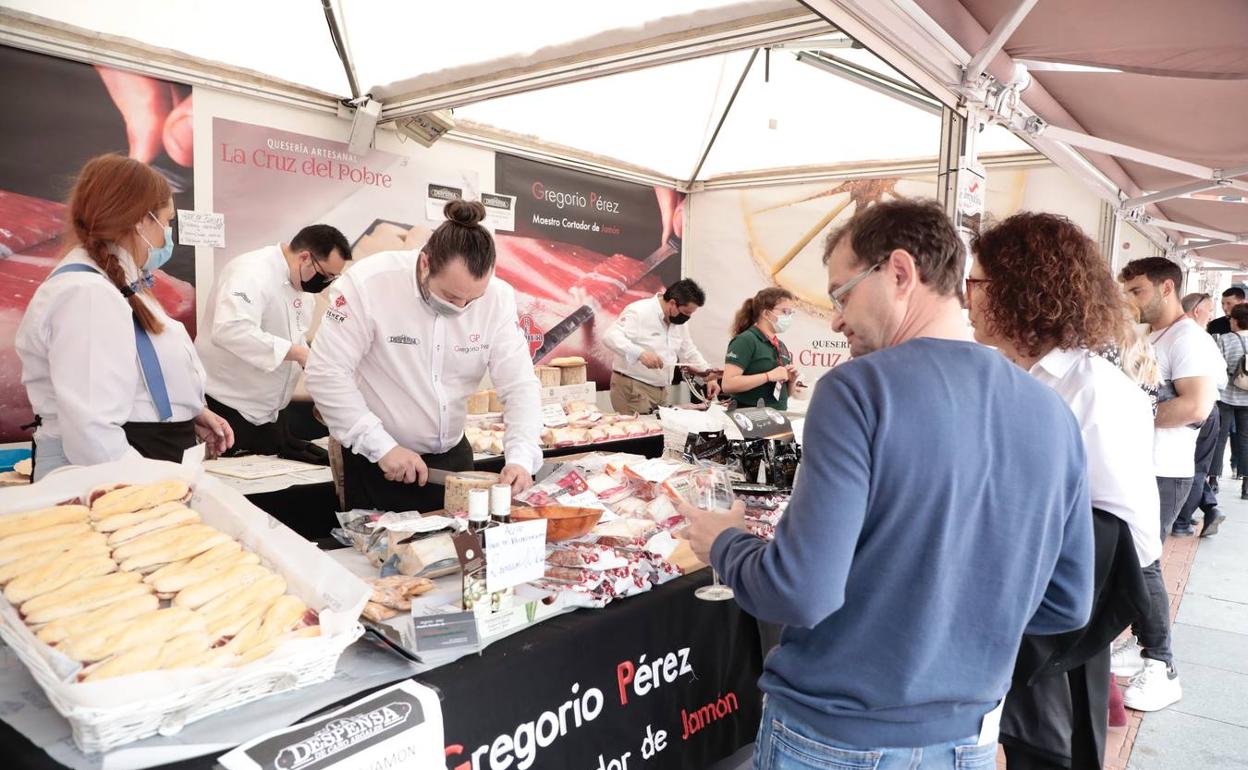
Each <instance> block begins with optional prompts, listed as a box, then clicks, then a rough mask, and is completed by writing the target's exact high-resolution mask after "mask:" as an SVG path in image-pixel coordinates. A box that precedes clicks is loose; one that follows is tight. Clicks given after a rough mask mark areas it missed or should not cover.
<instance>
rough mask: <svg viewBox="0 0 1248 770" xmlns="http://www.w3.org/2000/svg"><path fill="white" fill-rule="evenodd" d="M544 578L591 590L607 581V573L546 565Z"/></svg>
mask: <svg viewBox="0 0 1248 770" xmlns="http://www.w3.org/2000/svg"><path fill="white" fill-rule="evenodd" d="M545 577H546V579H547V580H554V581H558V582H562V583H572V584H575V585H579V586H585V587H588V588H593V587H594V586H597V585H599V584H600V583H602V581H603V580H606V579H607V573H606V572H604V571H601V570H588V569H580V568H578V567H559V566H550V565H547V567H546V572H545Z"/></svg>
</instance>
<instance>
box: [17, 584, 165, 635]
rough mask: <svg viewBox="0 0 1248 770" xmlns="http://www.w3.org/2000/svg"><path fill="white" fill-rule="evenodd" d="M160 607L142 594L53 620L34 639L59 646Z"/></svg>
mask: <svg viewBox="0 0 1248 770" xmlns="http://www.w3.org/2000/svg"><path fill="white" fill-rule="evenodd" d="M159 607H160V601H159V600H158V599H157V598H156V597H155V596H153V595H152V594H143V595H141V596H134V597H131V598H129V599H122V600H121V601H116V602H113V603H111V604H106V605H104V606H103V607H100V608H99V609H95V610H91V611H90V612H84V613H82V614H79V615H71V616H69V617H67V618H61V619H60V620H54V621H52V622H51V623H48V624H47V625H45V626H44V627H43V628H40V629H39V631H38V633H36V634H35V637H36V638H38V639H39V641H41V642H43V643H44V644H60V643H61V642H63V641H65V640H66V639H68V638H69V637H71V636H73V635H75V634H84V633H86V632H88V631H90V630H92V629H95V628H98V627H99V626H101V625H103V624H105V623H113V622H116V621H122V620H129V619H130V618H136V617H138V616H139V615H142V614H144V613H147V612H151V611H152V610H155V609H157V608H159Z"/></svg>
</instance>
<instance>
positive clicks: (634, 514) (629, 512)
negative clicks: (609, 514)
mask: <svg viewBox="0 0 1248 770" xmlns="http://www.w3.org/2000/svg"><path fill="white" fill-rule="evenodd" d="M611 510H613V511H614V512H615V513H617V514H618V515H620V516H624V517H631V518H641V517H645V518H649V517H650V514H649V512H648V511H647V510H646V501H645V500H642V499H641V498H640V497H626V498H624V499H623V500H620V501H618V502H616V503H615V504H613V505H612V506H611Z"/></svg>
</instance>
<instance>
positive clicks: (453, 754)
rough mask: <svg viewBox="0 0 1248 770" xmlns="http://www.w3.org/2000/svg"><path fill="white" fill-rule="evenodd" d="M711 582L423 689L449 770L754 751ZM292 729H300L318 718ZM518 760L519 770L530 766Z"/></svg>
mask: <svg viewBox="0 0 1248 770" xmlns="http://www.w3.org/2000/svg"><path fill="white" fill-rule="evenodd" d="M709 581H710V571H709V570H703V571H701V572H699V573H696V574H694V575H690V576H687V577H684V578H680V579H678V580H675V581H672V582H671V583H668V584H667V585H665V586H660V587H658V588H655V589H654V590H652V591H650V592H649V593H647V594H643V595H641V596H635V597H632V598H628V599H624V600H620V601H617V602H615V603H613V604H611V605H609V606H608V607H606V608H604V609H601V610H581V611H578V612H574V613H572V614H569V615H563V616H560V617H556V618H552V619H550V620H547V621H545V622H544V623H541V624H539V625H537V626H535V627H534V628H531V629H528V630H525V631H523V632H520V633H518V634H515V635H514V636H511V637H508V638H507V639H504V640H502V641H500V642H497V643H495V644H493V645H491V646H490V647H489V648H488V649H487V650H485V652H484V653H483V654H482V655H480V656H473V657H470V658H465V659H463V660H461V661H459V662H457V663H453V664H451V665H448V666H444V667H442V668H439V669H435V670H434V671H430V672H428V673H426V674H422V675H419V676H417V677H416V679H417V681H420V682H422V683H424V684H427V685H430V686H432V687H435V688H437V690H438V691H439V693H440V695H441V697H442V710H443V714H444V720H445V725H446V744H447V752H448V759H447V767H448V769H449V770H463V768H465V767H466V768H471V767H472V755H473V753H474V752H480V751H481V748H482V747H485V754H480V755H479V756H481V758H482V759H483V760H484V761H482V762H481V764H480V767H482V768H489V767H490V762H489V760H488V759H487V758H486V757H487V755H488V753H489V748H490V747H491V746H493V745H494V743H495V742H496V741H499V742H503V741H506V742H509V743H510V744H511V745H512V746H515V745H517V741H518V742H519V743H518V745H519V746H521V747H523V749H522V750H524V751H527V750H529V749H530V748H531V749H532V750H533V751H535V752H536V757H535V761H534V762H532V763H531V764H530V765H526V766H531V767H534V768H576V769H577V770H580V769H582V768H583V769H584V770H593V768H598V767H599V765H600V759H601V765H602V767H603V768H611V767H612V765H611V762H612V760H620V759H622V758H623V757H624V755H625V753H626V752H627V753H628V755H629V756H628V760H627V767H629V768H633V769H634V770H637V769H639V768H644V770H656V769H659V768H662V769H666V768H672V769H673V770H675V769H677V768H679V769H681V770H684V769H685V768H705V767H708V766H710V765H711V764H712V763H714V762H715V761H717V760H719V759H721V758H723V757H727V756H729V755H731V754H732V753H733V752H735V751H736V750H737V749H739V748H740V747H741V746H744V745H745V744H747V743H749V742H751V741H753V740H754V736H755V733H756V732H757V728H758V722H759V719H760V718H761V705H762V704H761V697H760V695H759V692H758V689H757V685H756V682H757V680H758V676H759V674H760V673H761V667H762V653H761V651H760V645H759V632H758V627H757V624H756V623H755V621H754V620H753V619H752V618H751V617H750V616H748V615H746V614H745V613H744V612H742V611H741V609H740V608H739V607H737V605H736V603H735V602H731V601H728V602H704V601H701V600H699V599H697V598H695V597H694V594H693V592H694V589H695V588H697V587H698V586H701V585H705V584H706V583H708V582H709ZM643 670H645V671H646V673H645V674H642V675H641V676H640V677H639V676H638V674H639V673H640V672H641V671H643ZM656 674H657V680H656V678H655V677H656ZM365 694H366V693H360V694H358V695H356V696H353V697H352V698H351V699H349V700H355V699H357V698H359V697H363V696H364V695H365ZM345 702H349V701H344V703H345ZM341 705H342V704H337V705H335V706H331V707H329V708H327V709H325V711H330V710H333V709H335V708H338V707H340V706H341ZM578 713H579V714H580V725H579V726H577V715H578ZM591 715H592V717H593V718H592V719H591V718H589V717H590V716H591ZM290 716H291V722H292V723H294V722H297V721H301V720H302V719H306V718H308V717H310V716H312V715H311V714H291V715H290ZM560 717H562V719H563V722H562V723H560V722H559V719H560ZM556 727H557V728H558V729H555V728H556ZM552 733H553V739H550V740H547V739H549V738H551V735H552ZM504 735H506V736H508V738H507V739H502V738H500V736H504ZM238 737H239V738H240V739H250V738H252V737H255V736H238ZM543 744H544V745H543ZM657 746H663V748H662V749H657V748H656V747H657ZM510 753H511V756H512V757H513V758H514V760H515V761H514V762H513V763H512V764H511V765H510V767H515V766H516V765H517V764H519V761H520V759H521V758H522V757H520V756H517V752H516V750H515V749H514V748H513V749H511V751H510ZM647 755H649V756H647ZM0 756H2V757H3V758H4V762H3V767H4V768H5V770H17V769H18V768H38V769H39V770H45V769H46V770H55V769H56V768H60V767H62V766H61V765H60V764H59V763H57V762H55V761H54V760H52V759H51V758H50V757H49V756H48V755H47V754H46V753H44V752H43V751H42V750H41V749H38V748H36V747H35V746H33V745H32V744H31V743H30V742H29V741H27V740H26V739H25V738H24V737H22V736H21V735H20V734H18V733H17V732H16V731H14V730H13V729H12V728H10V727H9V726H8V725H6V724H3V723H0ZM214 762H215V757H211V756H209V757H201V758H199V759H194V760H187V761H184V762H179V763H175V764H171V765H166V766H164V767H166V768H178V769H179V770H181V769H183V768H185V769H186V770H190V769H191V768H195V769H196V770H199V769H200V768H204V769H206V768H211V767H212V766H213V764H214ZM464 763H467V764H466V765H465V764H464ZM620 766H621V765H620V764H618V763H617V764H616V765H614V767H616V768H619V767H620Z"/></svg>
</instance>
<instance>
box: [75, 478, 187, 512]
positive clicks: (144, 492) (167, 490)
mask: <svg viewBox="0 0 1248 770" xmlns="http://www.w3.org/2000/svg"><path fill="white" fill-rule="evenodd" d="M190 496H191V487H190V485H189V484H187V483H186V482H185V481H181V480H178V479H170V480H168V481H160V482H157V483H155V484H133V485H131V486H127V487H121V488H119V489H114V490H113V491H111V492H106V493H104V494H103V495H100V496H99V497H97V498H96V499H95V500H93V501H92V502H91V518H93V519H104V518H108V517H109V516H113V515H115V514H118V513H129V512H131V511H141V510H143V509H144V508H155V507H156V506H158V505H160V504H162V503H170V502H174V501H177V500H186V499H187V498H189V497H190Z"/></svg>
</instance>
